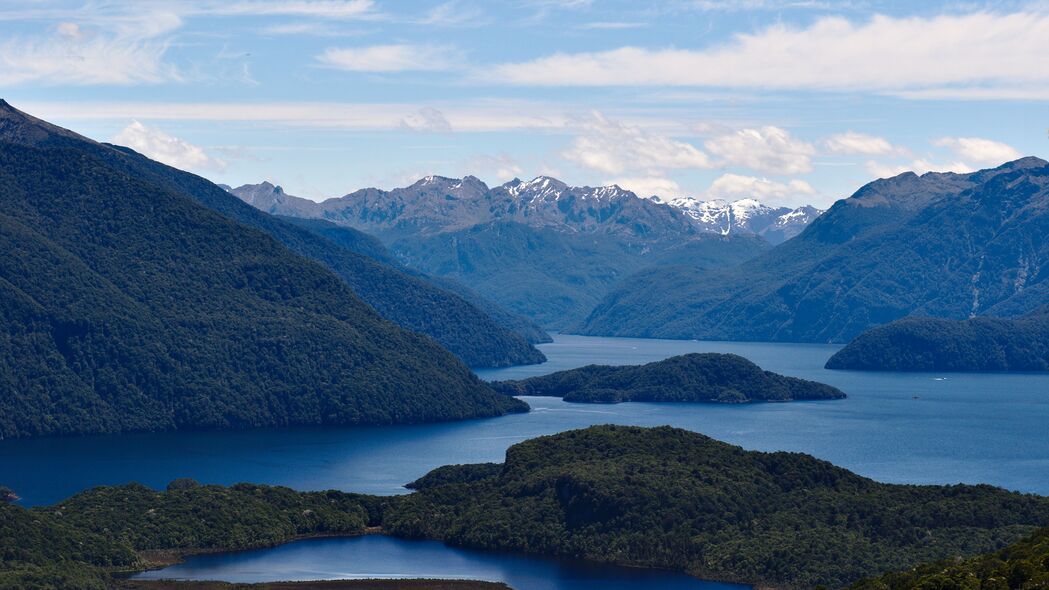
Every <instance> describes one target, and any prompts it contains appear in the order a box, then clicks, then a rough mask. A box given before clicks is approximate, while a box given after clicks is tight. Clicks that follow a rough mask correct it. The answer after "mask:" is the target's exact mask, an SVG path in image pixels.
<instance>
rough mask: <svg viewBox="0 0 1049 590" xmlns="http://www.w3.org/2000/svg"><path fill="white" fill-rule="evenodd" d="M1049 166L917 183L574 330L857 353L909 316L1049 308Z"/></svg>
mask: <svg viewBox="0 0 1049 590" xmlns="http://www.w3.org/2000/svg"><path fill="white" fill-rule="evenodd" d="M1046 235H1049V164H1047V163H1046V162H1045V161H1044V160H1040V159H1038V158H1023V159H1020V160H1017V161H1015V162H1010V163H1008V164H1004V165H1002V166H1000V167H998V168H994V169H990V170H982V171H979V172H974V173H971V174H952V173H945V174H939V173H929V174H925V175H922V176H920V177H919V176H917V175H915V174H913V173H906V174H902V175H900V176H897V177H895V178H891V179H883V180H878V181H875V182H872V183H870V184H868V185H866V186H865V187H863V188H861V189H860V190H859V191H857V192H856V194H855V195H853V196H852V197H850V198H848V199H845V200H842V201H838V202H837V203H836V204H835V205H834V206H833V207H831V209H830V210H829V211H827V212H826V213H824V214H823V215H822V216H820V217H819V218H818V219H816V220H815V221H813V222H812V224H810V225H809V226H808V227H807V228H805V230H804V231H803V232H802V233H801V234H800V235H798V236H797V237H795V238H793V239H791V240H788V241H787V242H784V243H783V244H780V245H779V246H777V247H775V248H773V249H772V250H770V251H769V252H766V253H764V254H761V255H759V256H757V257H755V258H754V259H752V260H749V261H747V262H744V263H743V264H741V265H739V266H737V267H733V268H728V269H716V270H692V271H683V270H682V269H670V268H668V269H653V270H649V271H644V272H643V273H642V274H638V275H634V276H632V277H629V278H627V279H626V280H624V281H623V282H622V283H621V284H620V285H618V286H617V287H616V288H615V289H614V290H613V291H612V292H611V293H609V294H608V295H607V296H606V297H605V298H604V300H603V301H601V302H600V303H599V304H598V305H597V306H596V307H595V308H594V309H593V311H592V313H591V314H590V316H589V317H588V318H587V319H586V320H585V321H584V322H582V323H581V324H579V325H578V326H576V329H577V330H578V331H580V332H582V333H586V334H592V335H602V336H644V337H663V338H701V339H724V340H758V341H795V342H847V341H849V340H851V339H852V338H854V337H856V336H857V335H858V334H860V333H861V332H863V331H864V330H866V329H868V328H871V327H873V326H876V325H880V324H886V323H888V322H891V321H893V320H897V319H900V318H902V317H905V316H908V315H919V316H933V317H943V318H952V319H965V318H968V317H970V316H971V315H973V314H976V315H1014V316H1015V315H1021V314H1023V313H1027V312H1030V311H1032V310H1034V309H1036V308H1037V307H1039V306H1041V305H1044V304H1045V302H1046V301H1049V281H1047V280H1046V277H1049V272H1047V271H1049V267H1047V266H1045V261H1046V260H1049V242H1047V241H1046V240H1045V239H1044V237H1045V236H1046Z"/></svg>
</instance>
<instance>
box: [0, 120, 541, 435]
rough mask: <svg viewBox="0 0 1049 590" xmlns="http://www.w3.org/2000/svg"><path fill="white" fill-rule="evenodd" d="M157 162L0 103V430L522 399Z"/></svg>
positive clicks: (298, 420) (431, 415) (269, 420)
mask: <svg viewBox="0 0 1049 590" xmlns="http://www.w3.org/2000/svg"><path fill="white" fill-rule="evenodd" d="M143 161H144V162H147V163H148V164H146V165H144V164H143V163H142V162H143ZM151 166H155V167H156V170H157V171H158V172H157V173H156V174H154V175H151V174H149V173H148V172H143V173H138V172H139V171H141V170H143V169H148V168H149V167H151ZM161 172H164V173H166V174H168V175H170V177H172V178H181V179H185V177H190V176H191V175H185V177H183V176H180V175H182V174H183V173H177V174H176V173H175V172H174V171H172V169H169V168H166V167H163V166H161V165H159V164H153V163H151V162H149V161H148V160H145V158H142V157H141V156H134V157H128V156H127V155H126V154H125V153H123V152H121V151H118V150H116V149H114V148H112V147H108V146H105V145H101V144H96V143H94V142H91V141H90V140H87V139H85V138H82V137H80V136H77V135H75V134H73V133H71V132H68V131H65V130H62V129H59V128H56V127H53V126H50V125H48V124H46V123H43V122H40V121H37V120H35V119H32V118H31V117H28V116H26V115H24V114H22V113H20V112H18V111H16V110H14V109H12V108H10V107H9V106H8V105H7V104H6V103H3V104H2V105H0V225H2V227H3V230H4V231H2V232H0V240H3V242H4V243H3V251H4V252H5V255H4V256H3V257H0V292H2V293H3V297H0V317H2V318H3V320H4V321H3V323H2V325H0V329H2V331H3V332H2V337H0V391H2V395H0V406H2V407H0V437H11V436H30V435H39V434H73V433H77V434H79V433H98V432H121V431H132V430H158V429H175V428H247V427H257V426H280V425H291V424H385V423H403V422H422V421H433V420H449V419H458V418H466V417H474V416H488V415H495V414H500V413H503V412H505V411H510V410H519V409H522V407H523V406H522V405H521V404H520V403H519V402H516V400H508V399H507V398H506V397H505V396H501V395H498V394H496V393H495V392H494V391H492V390H491V389H490V388H488V387H487V386H486V385H484V384H483V383H482V382H480V381H479V380H478V379H477V378H476V377H474V375H473V374H472V373H471V372H470V371H469V370H468V369H467V368H466V366H465V365H463V364H462V363H461V362H459V361H458V360H457V359H456V358H455V357H453V356H452V355H451V354H449V353H447V352H446V351H445V350H443V349H441V348H440V347H439V346H437V345H436V344H435V343H433V341H432V340H430V339H428V338H426V337H424V336H419V335H417V334H414V333H411V332H408V331H406V330H403V329H401V328H399V327H397V326H396V325H394V324H392V323H390V322H388V321H386V320H383V319H382V318H381V317H379V315H378V314H376V313H375V311H374V310H372V309H371V308H370V307H369V306H368V305H366V304H365V303H364V302H363V301H361V300H360V299H359V298H358V297H357V296H356V295H355V294H354V293H353V291H352V290H351V289H350V287H349V286H348V285H347V284H346V283H345V282H343V281H342V280H341V279H340V278H339V277H337V276H336V275H335V274H333V273H332V272H330V271H329V270H328V269H326V268H325V267H324V266H322V265H320V264H317V263H315V262H312V261H310V260H307V259H305V258H302V257H300V256H298V255H296V254H294V253H293V252H291V251H290V250H289V249H287V248H286V247H284V246H283V245H281V244H280V243H278V242H277V241H275V240H274V239H273V238H272V237H270V236H269V235H267V234H266V233H263V232H260V231H258V230H256V229H253V228H251V227H247V226H245V225H243V224H241V223H238V222H236V221H234V220H232V219H230V218H228V217H225V216H223V215H220V214H219V213H216V212H215V211H213V210H211V209H209V208H206V207H202V206H201V204H200V203H199V202H198V201H197V200H195V199H193V198H190V197H189V196H186V195H185V194H184V193H183V192H180V191H178V190H176V189H177V186H176V185H175V183H174V182H172V181H163V182H154V179H160V180H163V176H162V175H161V174H160V173H161ZM192 179H196V177H192ZM196 181H199V182H201V183H206V181H203V180H202V179H197V180H196ZM187 182H189V181H187ZM207 184H209V185H210V183H207ZM211 186H213V185H211ZM215 190H216V191H219V193H222V194H224V192H223V191H222V190H221V189H219V188H218V187H215ZM225 198H227V199H229V200H230V201H231V202H233V203H235V204H236V205H237V206H239V207H244V208H245V209H246V210H248V211H252V212H254V213H256V214H259V215H262V214H261V213H259V212H257V211H254V210H252V209H250V208H248V207H247V206H246V205H243V204H241V203H239V202H238V201H236V200H235V199H232V198H230V197H228V196H226V197H225ZM267 217H268V216H267ZM288 227H290V226H288ZM303 233H304V235H306V236H310V234H308V233H306V232H303Z"/></svg>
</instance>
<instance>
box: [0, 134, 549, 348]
mask: <svg viewBox="0 0 1049 590" xmlns="http://www.w3.org/2000/svg"><path fill="white" fill-rule="evenodd" d="M23 116H24V115H23ZM9 120H11V121H13V119H11V118H9ZM11 125H12V126H13V123H11ZM56 129H57V128H51V129H50V130H49V131H48V135H45V136H43V137H42V141H44V142H46V143H48V144H49V145H50V144H55V143H56V142H61V143H64V144H70V145H73V146H75V147H77V149H83V150H87V151H89V152H90V153H92V154H93V155H95V156H97V157H98V158H100V159H101V160H102V161H104V162H106V164H107V165H109V166H111V167H113V168H114V169H115V170H119V171H122V172H123V173H126V174H129V175H132V176H135V177H136V178H142V179H145V180H147V181H149V182H152V183H154V184H156V185H157V186H159V187H162V188H165V189H167V190H171V191H173V192H177V193H180V194H183V195H186V196H189V197H191V198H193V199H196V200H197V201H199V202H200V203H201V204H203V205H204V206H206V207H208V208H210V209H212V210H215V211H217V212H219V213H221V214H223V215H225V216H227V217H230V218H232V219H234V220H236V221H239V222H240V223H243V224H245V225H248V226H251V227H254V228H257V229H260V230H262V231H264V232H266V233H268V234H270V235H271V236H273V237H274V238H276V239H277V240H278V241H279V242H281V243H282V244H283V245H284V246H286V247H287V248H289V249H291V250H292V251H294V252H296V253H298V254H300V255H302V256H304V257H306V258H309V259H312V260H315V261H317V262H320V263H321V264H323V265H324V266H326V267H328V268H329V269H330V270H332V271H333V272H334V273H335V274H337V275H339V276H340V277H341V278H342V279H343V280H345V281H346V282H347V283H348V284H350V286H351V287H353V288H354V290H355V291H356V292H357V294H358V295H359V296H360V297H361V298H363V299H364V300H365V301H366V302H367V303H368V304H370V305H372V306H373V307H375V308H376V309H378V310H379V311H380V314H381V315H382V316H383V317H385V318H387V319H390V320H391V321H393V322H395V323H397V324H398V325H400V326H401V327H404V328H407V329H409V330H412V331H416V332H420V333H423V334H426V335H427V336H430V337H431V338H433V339H435V340H437V341H438V342H439V343H440V344H442V345H443V346H445V347H446V348H448V349H449V350H451V351H452V352H453V353H455V354H456V355H457V356H459V357H460V358H461V359H462V360H463V361H464V362H466V363H467V364H468V365H471V366H475V367H486V366H487V367H493V366H506V365H514V364H529V363H537V362H542V360H544V357H543V355H542V353H540V352H539V351H538V350H536V349H535V348H534V347H532V346H531V345H530V344H529V343H528V342H526V341H525V340H524V339H523V338H521V337H519V336H518V335H516V334H514V333H511V332H510V331H509V330H507V329H504V328H502V327H500V326H499V325H498V324H496V323H495V322H494V321H493V320H492V319H491V318H490V317H488V316H487V315H486V314H485V313H484V312H483V311H481V310H480V309H478V308H477V307H476V306H474V305H472V304H470V303H468V302H466V301H464V300H463V299H462V298H461V297H458V296H456V295H454V294H451V293H448V292H446V291H443V290H441V289H438V288H436V287H434V286H432V285H429V284H427V283H426V282H425V281H422V280H419V279H417V278H413V277H409V276H406V275H405V274H404V273H402V272H400V271H399V270H397V269H394V268H390V267H389V266H388V265H383V264H381V263H376V262H375V261H373V260H371V259H369V258H368V257H367V255H364V256H362V255H361V254H358V253H357V252H356V251H353V250H351V249H349V248H346V247H340V245H333V242H332V240H329V239H325V238H324V237H323V236H318V235H315V234H314V233H312V232H311V231H309V229H307V228H301V227H296V226H294V225H291V224H289V223H286V222H284V221H282V220H281V219H278V218H276V217H274V216H272V215H267V214H265V213H262V212H261V211H259V210H257V209H255V208H254V207H251V206H248V205H246V204H245V203H243V202H241V201H240V200H239V199H238V198H235V197H233V196H231V195H230V194H229V193H228V192H227V191H226V190H224V189H222V188H220V187H218V186H217V185H214V184H212V183H211V182H208V181H207V180H205V179H203V178H201V177H199V176H196V175H193V174H190V173H187V172H183V171H181V170H177V169H174V168H171V167H169V166H165V165H163V164H160V163H159V162H154V161H152V160H149V159H148V158H145V157H144V156H142V155H140V154H138V153H136V152H134V151H132V150H130V149H128V148H123V147H119V146H106V145H103V144H98V143H95V142H91V141H88V140H85V139H83V138H79V136H76V135H75V134H71V133H68V132H65V133H63V132H61V130H58V131H56Z"/></svg>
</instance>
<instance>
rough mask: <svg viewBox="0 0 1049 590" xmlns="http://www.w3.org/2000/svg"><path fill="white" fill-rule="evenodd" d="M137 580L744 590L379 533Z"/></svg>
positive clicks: (245, 554) (201, 559) (191, 563)
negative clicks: (429, 581) (432, 581)
mask: <svg viewBox="0 0 1049 590" xmlns="http://www.w3.org/2000/svg"><path fill="white" fill-rule="evenodd" d="M136 578H139V579H179V580H223V581H226V582H237V583H250V582H274V581H282V580H284V581H303V580H333V579H367V578H441V579H471V580H486V581H489V582H505V583H506V584H508V585H509V586H510V587H512V588H514V589H515V590H593V589H595V588H600V589H601V590H637V589H638V588H652V589H655V588H658V589H660V590H747V589H749V586H739V585H735V584H723V583H719V582H706V581H702V580H698V579H696V578H693V577H691V576H687V575H685V574H681V573H676V572H667V571H661V570H650V569H639V568H625V567H618V566H613V565H603V564H596V563H588V562H582V561H575V560H560V559H552V558H545V557H535V556H527V555H520V554H514V553H501V552H492V551H472V550H469V549H458V548H455V547H448V546H445V545H443V544H441V543H439V542H437V541H415V540H405V539H394V538H392V537H384V536H381V535H370V536H366V537H353V538H343V539H339V538H328V539H313V540H308V541H299V542H296V543H289V544H287V545H281V546H279V547H274V548H272V549H260V550H257V551H241V552H237V553H224V554H213V555H199V556H194V557H190V558H189V559H188V560H187V561H186V563H183V564H180V565H175V566H172V567H169V568H166V569H163V570H158V571H152V572H145V573H142V574H139V575H137V576H136Z"/></svg>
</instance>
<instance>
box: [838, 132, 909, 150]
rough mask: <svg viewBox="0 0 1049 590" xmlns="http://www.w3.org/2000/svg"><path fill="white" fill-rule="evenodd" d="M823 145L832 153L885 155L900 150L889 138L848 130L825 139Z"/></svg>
mask: <svg viewBox="0 0 1049 590" xmlns="http://www.w3.org/2000/svg"><path fill="white" fill-rule="evenodd" d="M823 147H824V148H825V149H826V150H827V151H828V152H830V153H832V154H849V155H852V154H863V155H866V156H884V155H888V154H892V153H894V152H897V151H899V150H898V148H896V147H895V146H893V145H892V143H890V142H889V140H887V139H885V138H884V137H878V136H876V135H867V134H865V133H856V132H855V131H846V132H845V133H838V134H836V135H832V136H830V137H828V138H826V139H824V140H823Z"/></svg>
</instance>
